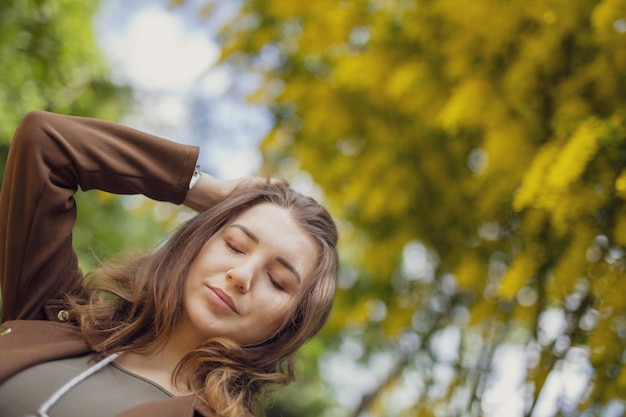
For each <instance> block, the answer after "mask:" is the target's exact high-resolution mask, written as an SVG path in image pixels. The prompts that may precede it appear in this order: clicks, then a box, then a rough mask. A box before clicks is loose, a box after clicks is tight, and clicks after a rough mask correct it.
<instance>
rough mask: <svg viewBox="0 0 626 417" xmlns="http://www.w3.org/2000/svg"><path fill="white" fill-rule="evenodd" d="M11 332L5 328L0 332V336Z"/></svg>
mask: <svg viewBox="0 0 626 417" xmlns="http://www.w3.org/2000/svg"><path fill="white" fill-rule="evenodd" d="M11 330H13V329H11V328H10V327H5V328H4V329H2V330H0V336H4V335H5V334H9V333H11Z"/></svg>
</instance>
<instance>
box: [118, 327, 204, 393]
mask: <svg viewBox="0 0 626 417" xmlns="http://www.w3.org/2000/svg"><path fill="white" fill-rule="evenodd" d="M194 346H195V345H194V344H193V343H192V341H191V340H189V338H188V337H185V332H181V331H175V332H174V334H172V336H171V337H170V338H169V340H168V341H167V342H166V343H165V346H163V348H162V349H159V350H158V351H154V352H145V353H137V352H125V353H124V354H123V355H121V356H120V357H119V358H117V359H116V360H115V363H116V364H118V365H119V366H121V367H122V368H124V369H126V370H127V371H130V372H132V373H134V374H137V375H139V376H141V377H144V378H146V379H149V380H151V381H152V382H154V383H156V384H159V385H160V386H162V387H163V388H165V389H167V390H168V391H170V392H171V393H172V394H174V395H177V396H178V395H184V394H187V393H188V391H187V390H186V389H187V388H186V387H184V386H181V387H177V386H175V385H174V383H173V375H174V371H175V369H176V366H177V365H178V363H179V362H180V361H181V360H182V358H183V357H184V356H185V355H186V354H187V353H189V352H190V351H191V350H192V349H193V347H194Z"/></svg>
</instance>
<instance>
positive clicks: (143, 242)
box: [0, 0, 176, 267]
mask: <svg viewBox="0 0 626 417" xmlns="http://www.w3.org/2000/svg"><path fill="white" fill-rule="evenodd" d="M98 4H99V2H97V1H79V2H76V1H73V0H6V1H2V2H0V62H2V63H3V65H2V71H1V72H0V155H1V160H0V165H1V170H2V172H4V161H5V159H6V154H7V152H8V147H9V143H10V141H11V137H12V135H13V132H14V130H15V128H16V127H17V125H18V123H19V122H20V120H21V119H22V118H23V117H24V115H25V114H26V113H27V112H28V111H31V110H48V111H53V112H58V113H65V114H72V115H77V116H88V117H97V118H103V119H108V120H113V121H115V120H118V119H119V118H120V117H121V115H122V114H123V112H124V111H125V110H127V109H128V108H129V105H130V103H131V100H130V98H131V95H130V89H129V88H128V87H125V86H118V85H115V84H113V83H112V82H111V81H110V80H109V73H110V70H109V68H108V66H107V64H106V62H105V59H104V58H103V56H102V55H101V52H100V50H99V49H98V45H97V44H96V41H95V38H94V32H93V24H92V20H93V15H94V13H95V11H96V10H97V7H98ZM77 201H78V207H79V219H78V223H77V227H76V229H75V247H76V248H77V250H78V252H79V254H80V261H81V264H82V265H83V266H85V267H91V266H93V265H94V264H95V259H105V258H107V257H108V256H110V255H112V254H115V253H117V252H118V251H122V250H126V249H130V248H132V249H133V250H138V249H145V248H148V247H151V246H152V245H153V244H154V243H155V242H156V241H157V236H162V235H163V233H164V230H165V229H166V227H167V226H169V225H170V224H171V222H172V221H173V220H172V219H173V218H175V217H176V214H174V213H170V212H165V211H167V210H168V209H163V208H159V209H158V210H160V213H156V212H155V205H154V204H148V203H137V202H133V201H134V200H129V199H128V198H127V199H121V198H117V197H113V196H110V195H105V194H103V193H99V192H89V193H85V194H81V193H79V195H78V197H77ZM129 204H131V209H130V210H129V209H128V205H129ZM158 207H161V206H158Z"/></svg>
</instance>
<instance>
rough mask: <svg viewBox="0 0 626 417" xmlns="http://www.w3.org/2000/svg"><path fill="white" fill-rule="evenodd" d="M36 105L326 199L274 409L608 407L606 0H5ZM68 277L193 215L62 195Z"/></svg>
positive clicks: (612, 108) (597, 412) (612, 275)
mask: <svg viewBox="0 0 626 417" xmlns="http://www.w3.org/2000/svg"><path fill="white" fill-rule="evenodd" d="M0 62H1V63H2V65H1V68H0V155H1V158H2V165H3V164H4V159H5V156H6V152H7V149H8V146H9V143H10V140H11V137H12V134H13V132H14V130H15V127H16V126H17V124H18V123H19V121H20V119H21V118H22V117H23V116H24V115H25V113H26V112H28V111H29V110H34V109H43V110H49V111H55V112H60V113H67V114H74V115H82V116H91V117H98V118H104V119H108V120H113V121H119V122H122V123H125V124H128V125H131V126H134V127H137V128H140V129H144V130H147V131H150V132H152V133H155V134H157V135H160V136H165V137H169V138H171V139H173V140H177V141H181V142H186V143H192V144H197V145H200V146H202V154H201V160H200V162H201V164H202V165H203V167H204V169H205V170H208V171H210V172H212V173H214V174H215V175H218V176H221V177H240V176H246V175H250V174H261V175H268V174H271V175H273V176H280V177H284V178H286V179H288V180H289V181H291V183H292V184H293V185H294V187H296V188H298V189H299V190H301V191H302V192H304V193H306V194H308V195H311V196H313V197H315V198H317V199H318V200H320V201H322V202H323V203H324V204H325V205H327V206H328V207H329V208H330V210H331V211H332V213H333V214H334V216H335V217H336V218H337V220H338V223H339V227H340V231H341V257H342V263H343V267H342V270H341V273H340V277H339V282H338V284H339V291H338V295H337V300H336V303H335V306H334V309H333V312H332V315H331V318H330V321H329V323H328V325H327V326H326V328H325V329H324V331H323V332H322V334H321V335H320V336H319V337H317V338H315V339H314V340H313V341H311V342H310V343H308V344H307V345H306V346H305V347H304V348H303V349H302V351H301V353H300V355H299V357H298V363H299V367H298V369H299V379H298V381H297V382H296V383H294V384H292V385H291V386H290V387H289V388H287V389H286V390H285V391H282V392H281V393H279V394H277V395H276V396H275V397H274V398H273V399H272V400H271V401H270V402H269V403H268V404H267V407H266V415H267V416H268V417H279V416H282V417H291V416H325V417H340V416H341V417H343V416H346V417H358V416H361V417H373V416H393V417H396V416H397V417H408V416H416V417H417V416H437V417H440V416H441V417H443V416H445V417H448V416H507V417H517V416H534V417H540V416H546V417H547V416H605V417H608V416H622V415H624V414H625V413H626V403H625V400H626V394H625V393H626V369H625V367H624V362H625V361H626V276H625V275H626V272H625V270H624V269H625V267H626V258H625V257H626V253H625V252H624V249H625V248H626V206H625V204H624V203H625V200H626V2H624V0H578V1H575V2H572V1H564V0H541V1H539V0H509V1H506V2H503V1H500V0H475V1H471V2H468V1H462V0H421V1H420V0H339V1H329V0H318V1H315V2H286V1H278V0H247V1H246V0H193V1H192V0H188V1H184V0H176V1H166V0H127V1H123V0H102V1H86V0H85V1H80V2H76V1H73V0H4V1H2V2H1V3H0ZM78 204H79V225H78V226H77V231H76V236H75V246H76V248H77V250H78V251H79V252H80V254H81V263H82V265H83V266H84V267H85V268H89V267H90V266H92V265H93V264H94V259H97V258H106V257H108V256H110V255H112V254H115V253H117V252H119V251H127V250H141V249H146V248H150V247H152V246H153V245H154V244H156V243H157V242H158V239H159V237H160V236H162V235H163V234H164V233H165V231H166V230H169V229H170V228H171V227H173V226H175V225H176V224H178V223H180V222H181V221H182V220H184V219H185V218H188V217H189V216H190V215H191V213H190V212H188V211H186V210H184V209H181V208H178V207H172V206H168V205H165V204H157V203H152V202H149V201H146V200H145V199H142V198H138V197H124V198H118V197H113V196H111V195H108V194H105V193H100V192H93V191H90V192H88V193H84V194H81V195H80V198H79V200H78Z"/></svg>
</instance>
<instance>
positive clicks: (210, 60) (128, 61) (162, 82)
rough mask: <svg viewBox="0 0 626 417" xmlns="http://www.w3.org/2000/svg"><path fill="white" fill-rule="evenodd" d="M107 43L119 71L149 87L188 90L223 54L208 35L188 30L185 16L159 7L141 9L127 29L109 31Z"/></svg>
mask: <svg viewBox="0 0 626 417" xmlns="http://www.w3.org/2000/svg"><path fill="white" fill-rule="evenodd" d="M103 43H104V45H103V46H104V47H105V49H107V51H108V54H109V55H110V56H111V58H112V60H113V61H114V62H115V63H116V65H118V66H119V67H118V68H117V70H118V73H120V72H121V76H122V77H123V78H127V79H128V80H129V81H130V82H131V83H132V84H133V85H134V86H135V87H138V88H140V89H148V90H155V89H156V90H175V91H180V90H186V89H188V88H190V87H191V86H193V84H194V83H195V82H197V80H198V78H199V77H200V76H201V75H202V74H203V73H205V72H206V71H208V70H209V69H210V68H211V67H212V66H213V64H215V62H216V61H217V59H218V58H219V54H220V50H219V47H218V46H217V45H216V44H215V42H213V41H212V40H211V39H210V38H209V37H208V36H207V35H206V34H204V33H201V32H199V31H192V30H187V29H186V28H185V26H184V25H183V21H182V20H181V19H179V18H177V17H176V16H174V15H173V14H172V13H168V12H167V11H166V10H163V9H161V8H157V7H149V8H145V9H142V10H140V11H139V12H138V13H137V14H136V15H135V16H134V17H132V18H131V20H130V21H129V22H128V24H127V26H126V27H125V28H124V29H123V30H120V31H114V32H110V33H108V34H107V36H105V37H104V39H103Z"/></svg>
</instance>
